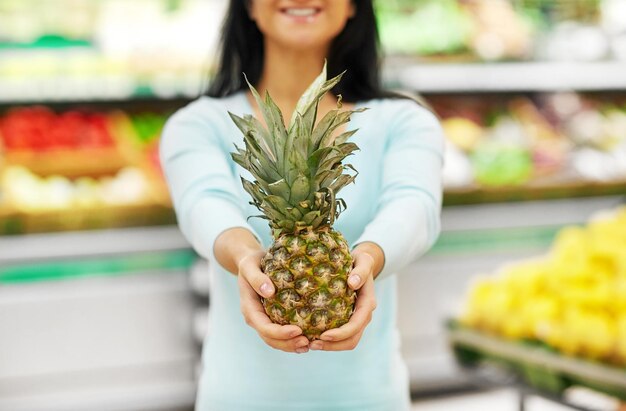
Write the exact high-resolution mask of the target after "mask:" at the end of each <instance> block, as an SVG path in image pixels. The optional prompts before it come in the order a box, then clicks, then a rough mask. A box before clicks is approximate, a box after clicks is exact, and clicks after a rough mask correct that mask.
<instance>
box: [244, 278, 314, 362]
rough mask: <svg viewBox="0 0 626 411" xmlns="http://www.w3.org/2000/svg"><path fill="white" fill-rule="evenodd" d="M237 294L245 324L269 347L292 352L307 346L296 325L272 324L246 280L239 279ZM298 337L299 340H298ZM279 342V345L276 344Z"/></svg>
mask: <svg viewBox="0 0 626 411" xmlns="http://www.w3.org/2000/svg"><path fill="white" fill-rule="evenodd" d="M238 282H239V294H240V300H241V312H242V314H243V317H244V320H245V321H246V324H248V325H249V326H250V327H252V328H254V329H255V330H256V331H257V332H258V333H259V335H260V336H261V338H262V339H263V340H264V341H265V342H266V343H268V344H269V345H270V346H272V347H273V348H276V349H280V350H283V351H290V352H294V351H295V350H296V349H297V348H301V347H302V345H304V346H308V342H309V341H308V339H307V338H306V337H303V336H301V335H302V330H301V329H300V327H298V326H296V325H280V324H274V323H273V322H272V321H271V320H270V318H269V317H268V316H267V314H266V313H265V310H264V308H263V305H262V304H261V301H260V300H259V296H258V295H257V293H256V292H255V291H254V289H253V288H252V286H251V285H250V284H249V283H248V282H247V281H246V279H244V278H242V277H240V278H239V279H238ZM298 337H299V338H298ZM278 341H281V343H278Z"/></svg>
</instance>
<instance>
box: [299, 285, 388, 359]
mask: <svg viewBox="0 0 626 411" xmlns="http://www.w3.org/2000/svg"><path fill="white" fill-rule="evenodd" d="M375 309H376V294H375V291H374V280H373V279H372V277H371V276H370V277H369V278H368V279H367V281H365V284H363V286H362V287H361V289H360V290H359V295H358V296H357V299H356V306H355V308H354V312H353V313H352V316H351V317H350V320H349V321H348V322H347V323H346V324H344V325H342V326H341V327H339V328H333V329H332V330H328V331H326V332H324V333H323V334H322V335H321V336H320V338H321V340H322V342H320V343H319V344H317V345H321V346H323V347H326V346H327V344H326V342H329V343H330V342H333V344H331V346H334V347H343V346H348V347H350V346H352V343H354V342H355V341H349V340H351V339H354V338H355V337H356V343H358V341H359V340H360V338H361V334H362V333H363V330H364V329H365V327H366V326H367V324H369V322H370V321H371V320H372V312H373V311H374V310H375ZM339 341H346V344H343V345H337V344H334V342H339ZM312 344H313V343H312ZM317 345H312V346H311V348H312V349H313V347H315V346H317ZM354 346H356V345H354ZM354 346H352V348H354ZM352 348H345V349H352ZM323 349H325V348H323Z"/></svg>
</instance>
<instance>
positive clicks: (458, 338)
mask: <svg viewBox="0 0 626 411" xmlns="http://www.w3.org/2000/svg"><path fill="white" fill-rule="evenodd" d="M448 340H449V342H450V344H451V346H452V348H453V350H454V354H455V356H456V358H457V361H458V362H459V363H460V364H461V365H462V366H464V367H467V368H475V367H477V366H478V365H481V364H483V363H488V364H493V365H494V366H496V367H501V368H504V369H506V370H509V371H511V372H513V373H514V374H516V375H517V376H518V377H519V378H520V379H521V381H522V382H523V384H524V385H526V386H528V387H531V388H532V389H535V390H537V391H538V392H543V393H545V394H546V395H548V396H552V397H554V396H562V394H563V393H564V391H565V390H566V389H567V388H569V387H572V386H582V387H586V388H589V389H592V390H594V391H597V392H601V393H603V394H607V395H610V396H613V397H616V398H619V399H621V400H626V369H625V368H619V367H616V366H612V365H609V364H603V363H599V362H593V361H589V360H584V359H580V358H573V357H567V356H564V355H561V354H560V353H558V352H557V351H555V350H553V349H551V348H550V347H547V346H546V345H543V344H539V343H534V342H514V341H507V340H504V339H501V338H498V337H495V336H491V335H488V334H485V333H482V332H479V331H476V330H472V329H469V328H465V327H462V326H460V325H459V324H458V323H456V322H454V321H450V322H449V323H448Z"/></svg>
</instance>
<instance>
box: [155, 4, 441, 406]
mask: <svg viewBox="0 0 626 411" xmlns="http://www.w3.org/2000/svg"><path fill="white" fill-rule="evenodd" d="M222 40H223V41H222V54H221V61H220V64H219V67H218V71H217V75H216V76H215V77H214V79H213V83H212V84H211V87H210V91H209V96H207V97H202V98H200V99H198V100H197V101H195V102H193V103H192V104H190V105H189V106H187V107H185V108H183V109H181V110H180V111H179V112H178V113H176V114H175V115H174V116H173V117H172V118H171V119H170V120H169V121H168V123H167V125H166V128H165V130H164V132H163V139H162V145H161V158H162V162H163V165H164V170H165V173H166V176H167V180H168V183H169V187H170V190H171V193H172V198H173V201H174V205H175V208H176V212H177V215H178V219H179V225H180V228H181V230H182V231H183V233H184V234H185V236H186V237H187V238H188V239H189V241H190V242H191V243H192V244H193V246H194V248H195V249H196V250H197V251H198V253H200V254H201V255H202V256H204V257H206V258H208V259H209V260H210V264H211V266H212V267H213V269H212V277H211V281H212V283H211V315H210V326H209V328H210V330H211V332H210V336H209V337H208V338H207V340H206V342H205V345H204V349H203V365H204V368H203V372H202V377H201V380H200V384H199V387H198V398H197V403H196V409H197V410H202V411H204V410H211V411H213V410H218V411H221V410H225V411H237V410H243V411H248V410H250V411H254V410H268V411H269V410H271V411H278V410H289V411H293V410H358V411H366V410H372V411H374V410H375V411H382V410H389V411H402V410H407V409H408V408H409V391H408V373H407V370H406V366H405V365H404V363H403V361H402V358H401V356H400V351H399V337H398V332H397V329H396V320H395V312H394V309H395V303H396V290H395V287H396V276H395V273H397V272H398V271H399V270H400V269H402V268H403V267H405V266H407V265H408V264H409V263H410V262H412V261H414V260H415V259H416V258H418V257H419V256H420V255H422V254H423V253H424V252H425V251H427V250H428V248H429V247H430V246H431V245H432V244H433V242H434V241H435V239H436V237H437V235H438V233H439V212H440V206H441V176H440V172H441V165H442V164H441V163H442V146H443V137H442V132H441V129H440V127H439V124H438V122H437V120H436V118H435V116H433V115H432V114H431V113H430V112H428V111H427V110H425V109H423V108H422V107H420V106H419V105H418V104H416V103H415V102H414V101H412V100H410V99H404V98H398V97H397V96H395V95H393V94H391V93H388V92H385V91H383V90H382V89H381V87H380V83H379V76H378V74H379V72H378V63H379V61H378V51H377V50H378V48H377V32H376V25H375V19H374V13H373V10H372V4H371V0H310V1H305V0H299V1H298V0H250V1H247V2H245V1H244V0H232V1H231V4H230V8H229V10H228V13H227V17H226V21H225V25H224V32H223V39H222ZM324 59H327V60H328V71H329V73H328V74H329V78H330V77H333V76H335V75H337V74H338V73H339V72H341V71H343V70H344V69H345V70H347V73H346V75H345V76H344V78H343V80H342V81H341V82H340V83H339V85H338V86H337V87H336V89H334V90H333V93H332V94H331V93H328V94H327V95H326V97H325V98H324V99H323V100H322V102H321V103H320V109H319V117H318V118H321V117H322V116H323V115H324V114H325V113H326V112H328V111H329V110H331V109H333V108H335V107H336V103H337V100H336V98H335V95H337V94H342V96H343V101H344V108H353V107H354V106H358V107H368V108H369V110H368V111H366V112H364V113H360V114H355V115H354V116H353V119H352V121H351V122H350V124H349V125H348V127H358V128H359V129H360V130H359V132H358V133H357V134H356V135H355V137H354V141H355V142H356V143H357V144H358V145H359V147H360V149H361V151H359V152H358V153H357V155H355V156H354V157H352V160H351V163H352V164H353V165H354V166H355V168H356V169H357V170H359V176H358V178H357V180H356V183H355V184H353V185H350V186H348V187H346V188H345V189H344V190H343V191H342V192H341V195H342V197H343V198H344V200H345V201H346V203H347V204H348V209H347V211H345V212H344V213H343V214H342V215H341V217H340V218H339V220H338V222H337V223H336V224H335V227H336V229H337V230H338V231H341V232H342V233H343V234H344V236H345V237H346V238H347V240H348V242H349V243H350V244H351V245H352V246H353V250H352V254H353V257H354V260H355V263H354V268H353V270H352V271H351V274H350V278H349V284H350V286H351V287H352V288H353V289H355V290H358V299H357V307H356V310H355V313H354V314H353V316H352V318H351V320H350V321H349V322H348V324H346V325H344V326H342V327H341V328H338V329H335V330H330V331H327V332H326V333H324V334H323V335H322V337H321V340H317V341H314V342H312V343H309V341H308V340H307V339H306V337H304V336H302V335H301V333H302V330H300V329H299V328H298V327H297V326H294V325H287V326H280V325H277V324H272V323H271V321H270V320H269V318H268V317H267V315H266V314H265V312H264V311H263V307H262V305H261V303H260V297H259V296H270V295H272V294H273V293H274V291H275V290H274V287H273V285H272V283H271V281H270V280H269V278H268V277H267V276H265V274H263V273H262V272H261V270H260V257H261V256H262V255H263V253H264V252H263V249H264V247H267V246H268V245H269V244H270V243H271V237H270V231H269V227H268V226H267V224H266V223H265V222H264V220H259V219H251V220H250V221H248V220H247V217H248V216H250V215H256V214H258V212H257V210H255V209H254V208H253V206H252V205H249V204H248V202H249V201H250V199H249V197H248V195H247V193H246V192H245V191H244V190H243V188H242V187H241V183H240V181H239V175H240V174H241V173H242V172H243V170H242V169H241V168H239V167H238V166H236V165H235V164H234V162H232V161H231V159H230V155H229V152H230V151H233V143H235V144H238V145H242V143H241V142H242V137H241V133H240V132H239V131H238V130H237V129H236V127H235V126H234V124H233V123H232V121H231V120H230V118H229V117H228V115H227V111H230V112H233V113H235V114H239V115H241V114H247V113H253V114H255V115H256V116H257V117H258V118H261V116H260V115H259V113H258V108H257V107H256V106H255V104H254V100H253V99H252V98H251V96H250V95H249V92H248V91H247V86H246V85H245V82H244V81H242V74H241V73H242V72H244V73H246V75H247V76H248V79H249V80H250V82H251V83H252V84H253V85H254V86H255V87H256V88H257V89H258V90H259V92H260V93H261V94H264V92H265V91H267V90H269V92H270V94H271V95H272V98H273V99H274V100H275V101H276V103H277V105H278V106H279V108H280V109H281V110H282V112H283V115H284V117H285V118H290V117H291V113H292V111H293V109H294V107H295V105H296V102H297V101H298V98H299V97H300V95H301V94H302V93H303V91H304V90H305V89H306V87H307V86H308V85H309V84H310V83H311V82H312V80H313V79H314V78H315V77H316V76H317V75H318V74H319V72H320V71H321V69H322V66H323V64H324ZM259 241H260V243H259ZM233 274H234V275H233ZM376 306H378V308H377V310H376V311H374V308H375V307H376ZM296 353H299V354H302V355H296Z"/></svg>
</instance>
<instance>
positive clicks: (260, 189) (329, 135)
mask: <svg viewBox="0 0 626 411" xmlns="http://www.w3.org/2000/svg"><path fill="white" fill-rule="evenodd" d="M343 74H344V73H341V74H340V75H338V76H337V77H334V78H332V79H330V80H326V64H324V69H323V70H322V73H321V74H320V75H319V76H318V77H317V78H316V79H315V80H314V81H313V83H312V84H311V85H310V86H309V87H308V88H307V90H306V91H305V93H304V94H303V95H302V96H301V97H300V99H299V101H298V103H297V105H296V108H295V110H294V113H293V115H292V117H291V120H290V122H289V127H286V126H285V122H284V119H283V115H282V113H281V111H280V109H279V108H278V106H277V105H276V103H274V101H273V100H272V98H271V97H270V95H269V93H265V97H264V98H262V97H261V96H260V95H259V93H258V92H257V90H256V89H255V88H254V87H253V86H252V85H251V84H250V83H249V82H248V86H249V87H250V90H251V92H252V95H253V97H254V99H255V101H256V103H257V105H258V107H259V110H260V112H261V115H262V116H263V119H264V120H265V123H266V125H267V128H265V127H264V126H263V125H262V124H261V122H260V121H259V120H258V119H256V118H255V117H254V116H252V115H245V116H243V117H240V116H237V115H235V114H232V113H229V115H230V117H231V119H232V120H233V122H234V123H235V125H236V126H237V127H238V128H239V130H240V131H241V132H242V133H243V140H244V148H239V147H237V146H236V145H235V149H236V151H235V152H233V153H231V155H232V158H233V160H234V161H235V162H236V163H237V164H239V165H240V166H241V167H243V168H244V169H246V170H248V171H249V172H250V174H251V175H252V176H253V177H254V181H252V182H251V181H247V180H246V179H244V178H242V184H243V187H244V189H245V190H246V192H248V193H249V194H250V196H251V197H252V202H251V204H253V205H254V206H256V207H257V208H258V209H259V210H260V211H261V212H262V213H263V216H264V218H266V219H267V220H269V221H270V226H271V227H272V228H273V230H274V233H275V235H279V234H280V233H284V232H291V233H293V232H299V231H301V230H304V229H307V228H312V229H316V228H319V227H325V226H331V225H332V224H333V222H334V221H335V220H336V218H337V217H338V216H339V214H340V213H341V212H342V211H343V210H345V208H346V204H345V202H344V201H343V200H342V199H340V198H336V194H337V193H338V192H339V191H340V190H341V189H342V188H343V187H345V186H346V185H348V184H350V183H352V182H353V181H354V179H355V178H356V175H357V174H358V173H357V171H356V170H355V169H354V167H352V166H351V165H350V164H342V162H343V160H344V159H345V158H346V157H348V156H350V155H352V154H353V153H354V152H355V151H356V150H358V146H357V145H356V144H354V143H352V142H348V139H349V138H350V137H352V136H353V135H354V133H356V131H357V130H350V131H346V132H344V133H341V134H339V135H335V134H336V133H335V131H336V130H337V129H338V128H339V127H341V126H342V125H343V124H346V123H347V122H348V121H349V120H350V116H351V115H352V114H353V113H357V112H362V111H364V110H366V109H365V108H361V109H357V110H346V111H341V110H340V109H341V96H338V102H337V109H336V110H331V111H330V112H328V113H327V114H326V115H325V116H324V117H323V118H322V119H321V120H320V121H319V123H318V124H317V126H316V125H315V121H316V117H317V111H318V106H319V103H320V101H321V99H322V97H323V96H324V95H325V94H326V93H327V92H328V91H330V90H331V89H332V88H333V87H334V86H335V85H336V84H337V83H338V82H339V81H340V80H341V77H342V76H343ZM244 76H245V75H244ZM247 81H248V80H247V78H246V82H247ZM347 171H350V172H351V173H346V172H347Z"/></svg>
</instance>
